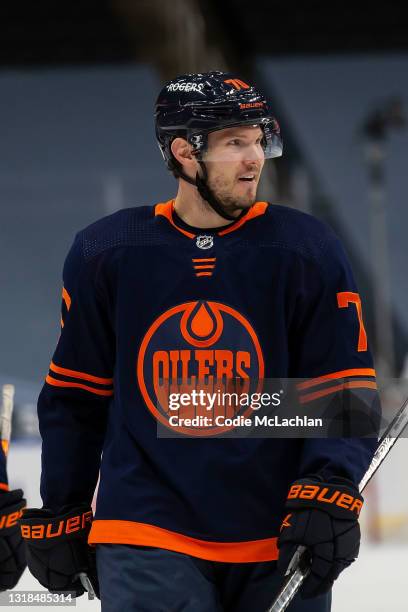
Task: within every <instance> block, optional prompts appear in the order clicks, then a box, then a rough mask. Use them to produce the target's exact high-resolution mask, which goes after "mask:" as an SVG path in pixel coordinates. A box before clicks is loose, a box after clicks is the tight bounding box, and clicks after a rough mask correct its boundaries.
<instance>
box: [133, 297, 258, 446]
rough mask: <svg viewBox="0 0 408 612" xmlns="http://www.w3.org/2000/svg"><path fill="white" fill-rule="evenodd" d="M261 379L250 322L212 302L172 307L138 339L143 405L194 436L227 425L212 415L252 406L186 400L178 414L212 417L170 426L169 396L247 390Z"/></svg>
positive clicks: (235, 412) (161, 419) (245, 411)
mask: <svg viewBox="0 0 408 612" xmlns="http://www.w3.org/2000/svg"><path fill="white" fill-rule="evenodd" d="M263 377H264V358H263V354H262V349H261V345H260V342H259V339H258V336H257V334H256V331H255V330H254V328H253V326H252V325H251V323H250V322H249V321H248V319H246V318H245V317H244V316H243V315H242V314H240V313H239V312H238V311H237V310H236V309H234V308H231V307H230V306H227V305H226V304H222V303H219V302H213V301H201V300H197V301H192V302H186V303H184V304H180V305H179V306H175V307H173V308H170V309H169V310H167V311H166V312H164V313H163V314H161V315H160V316H159V317H158V318H157V319H156V320H155V321H154V322H153V323H152V325H151V326H150V328H149V329H148V331H147V333H146V335H145V336H144V339H143V341H142V344H141V347H140V351H139V356H138V362H137V378H138V382H139V387H140V390H141V392H142V395H143V398H144V400H145V402H146V405H147V407H148V408H149V410H150V412H151V413H152V414H153V416H154V417H155V418H156V419H157V421H158V422H159V423H161V424H163V425H165V426H167V427H171V429H173V430H174V431H177V432H179V433H184V434H190V435H195V436H200V435H206V436H208V435H216V434H218V433H221V432H222V431H226V430H227V429H228V426H225V427H220V426H217V425H216V424H214V417H215V416H217V415H220V414H222V415H224V416H225V417H234V416H236V415H238V414H243V416H246V414H250V412H251V407H250V406H249V407H248V406H246V407H244V408H243V407H241V406H236V405H235V406H234V405H225V404H223V403H221V402H216V403H215V404H214V405H213V406H212V407H211V410H210V411H209V410H208V407H205V406H200V405H199V406H197V405H194V404H192V403H191V404H187V405H184V406H182V407H180V410H179V411H178V415H179V416H180V417H181V416H182V417H183V418H184V417H191V418H194V417H197V416H211V417H212V419H211V424H208V426H203V427H195V426H194V427H185V426H176V427H174V426H172V425H170V424H169V417H170V415H171V414H172V412H171V407H170V406H169V397H170V396H171V394H173V393H177V394H181V393H186V394H189V393H191V391H192V390H193V389H194V390H197V391H199V390H204V391H205V392H209V393H211V394H214V393H216V392H217V391H220V392H229V393H232V392H234V393H236V392H239V393H251V392H253V391H256V390H257V389H258V388H259V386H260V385H261V383H262V379H263Z"/></svg>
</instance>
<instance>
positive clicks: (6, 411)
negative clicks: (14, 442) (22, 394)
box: [0, 385, 15, 455]
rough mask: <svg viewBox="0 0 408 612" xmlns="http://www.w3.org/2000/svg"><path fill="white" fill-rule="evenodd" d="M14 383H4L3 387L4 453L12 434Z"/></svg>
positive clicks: (0, 418)
mask: <svg viewBox="0 0 408 612" xmlns="http://www.w3.org/2000/svg"><path fill="white" fill-rule="evenodd" d="M14 391H15V389H14V385H3V386H2V388H1V397H2V402H1V411H0V440H1V445H2V447H3V451H4V454H5V455H7V453H8V448H9V442H10V436H11V419H12V416H13V408H14Z"/></svg>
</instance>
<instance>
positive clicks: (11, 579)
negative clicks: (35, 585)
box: [0, 444, 27, 591]
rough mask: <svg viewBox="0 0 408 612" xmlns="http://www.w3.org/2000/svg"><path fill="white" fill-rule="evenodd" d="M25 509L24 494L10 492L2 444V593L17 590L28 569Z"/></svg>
mask: <svg viewBox="0 0 408 612" xmlns="http://www.w3.org/2000/svg"><path fill="white" fill-rule="evenodd" d="M24 506H25V499H23V491H22V490H21V489H14V490H13V491H10V490H9V485H8V478H7V464H6V453H5V449H4V448H3V445H2V444H0V591H6V590H8V589H13V588H14V587H15V586H16V584H17V583H18V581H19V580H20V578H21V575H22V573H23V572H24V570H25V568H26V566H27V561H26V550H25V544H24V541H23V539H22V537H21V532H20V527H19V525H18V519H19V518H20V517H21V514H22V509H23V508H24Z"/></svg>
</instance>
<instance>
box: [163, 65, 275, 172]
mask: <svg viewBox="0 0 408 612" xmlns="http://www.w3.org/2000/svg"><path fill="white" fill-rule="evenodd" d="M155 119H156V136H157V141H158V144H159V147H160V150H161V152H162V155H163V158H164V160H165V162H166V165H167V167H168V168H169V170H172V171H173V172H175V174H176V175H179V176H182V174H180V169H181V168H180V167H179V164H178V162H177V161H176V160H175V159H174V157H173V155H172V152H171V143H172V141H173V140H174V139H175V138H177V137H182V138H185V139H186V140H187V141H188V142H189V143H190V144H191V146H192V148H193V152H194V154H195V155H196V157H197V159H198V160H202V159H203V155H204V153H205V152H206V150H207V136H208V133H209V132H213V131H216V130H222V129H224V128H228V127H234V126H241V125H257V126H259V127H260V128H261V129H262V131H263V139H262V147H263V150H264V156H265V158H271V157H280V156H281V155H282V140H281V136H280V130H279V124H278V122H277V121H276V119H275V117H273V115H272V114H271V111H270V110H269V106H268V102H267V100H266V98H265V97H264V95H263V94H262V93H260V92H259V91H258V90H257V89H256V88H255V87H253V86H252V85H248V84H247V83H245V82H244V81H242V80H241V79H239V78H237V77H236V76H235V75H233V74H230V73H226V72H219V71H213V72H207V73H200V74H185V75H181V76H179V77H177V78H175V79H173V80H172V81H170V82H168V83H167V84H166V85H165V86H164V87H163V89H162V90H161V92H160V94H159V96H158V99H157V102H156V111H155ZM183 178H184V177H183Z"/></svg>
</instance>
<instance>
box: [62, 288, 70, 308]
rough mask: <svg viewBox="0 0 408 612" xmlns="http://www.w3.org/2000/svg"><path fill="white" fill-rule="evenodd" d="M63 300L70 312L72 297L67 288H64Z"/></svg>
mask: <svg viewBox="0 0 408 612" xmlns="http://www.w3.org/2000/svg"><path fill="white" fill-rule="evenodd" d="M62 299H63V300H64V302H65V305H66V307H67V310H69V309H70V308H71V296H70V295H69V293H68V291H67V290H66V289H65V287H63V288H62Z"/></svg>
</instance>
